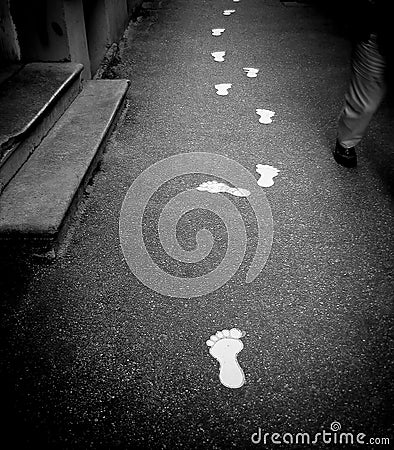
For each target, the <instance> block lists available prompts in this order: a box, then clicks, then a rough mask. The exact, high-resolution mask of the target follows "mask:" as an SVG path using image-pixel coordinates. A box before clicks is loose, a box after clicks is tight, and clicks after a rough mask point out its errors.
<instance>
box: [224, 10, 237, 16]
mask: <svg viewBox="0 0 394 450" xmlns="http://www.w3.org/2000/svg"><path fill="white" fill-rule="evenodd" d="M232 13H235V9H225V10H224V11H223V15H224V16H230V15H231V14H232Z"/></svg>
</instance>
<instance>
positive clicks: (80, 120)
mask: <svg viewBox="0 0 394 450" xmlns="http://www.w3.org/2000/svg"><path fill="white" fill-rule="evenodd" d="M128 87H129V81H128V80H91V81H87V82H85V83H84V84H83V89H82V91H81V93H80V94H79V95H78V97H77V98H76V99H75V100H74V102H73V103H72V104H71V105H70V107H69V108H68V109H67V111H66V112H65V113H64V114H63V116H62V117H61V118H60V119H59V121H58V122H57V123H56V124H55V125H54V127H53V128H52V129H51V131H50V132H49V133H48V135H47V136H46V137H45V138H44V139H43V141H42V143H41V144H40V146H39V147H38V148H37V150H36V151H35V152H34V153H33V155H32V156H31V157H30V158H29V160H28V161H27V162H26V163H25V164H24V165H23V167H22V168H21V169H20V171H19V172H18V174H17V175H16V176H15V177H14V178H13V179H12V180H11V182H10V183H9V184H8V185H7V187H6V188H5V189H4V191H3V193H2V194H1V196H0V241H1V244H2V246H7V245H12V246H15V245H16V246H17V247H21V246H22V247H25V248H27V249H33V250H35V251H38V252H48V251H49V252H51V251H52V252H53V250H55V251H56V249H57V247H58V244H59V242H60V241H61V238H62V236H63V233H64V232H65V231H66V229H67V223H68V222H69V219H70V218H71V217H72V213H73V211H75V208H76V206H77V204H78V200H79V199H80V197H81V194H82V193H83V190H84V188H85V186H86V184H87V182H88V181H89V178H90V177H91V175H92V173H93V171H94V168H95V166H96V164H97V162H98V160H99V158H100V156H101V153H102V151H103V149H104V146H105V142H106V138H107V137H108V135H109V133H110V132H111V130H112V127H113V125H114V124H115V122H116V118H117V115H118V113H119V112H120V110H121V107H122V105H123V102H124V99H125V96H126V93H127V90H128Z"/></svg>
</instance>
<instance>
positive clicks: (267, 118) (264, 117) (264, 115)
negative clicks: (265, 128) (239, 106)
mask: <svg viewBox="0 0 394 450" xmlns="http://www.w3.org/2000/svg"><path fill="white" fill-rule="evenodd" d="M256 114H258V115H259V116H260V119H259V122H260V123H265V124H268V123H272V118H271V117H274V115H275V113H274V111H270V110H269V109H260V108H257V109H256Z"/></svg>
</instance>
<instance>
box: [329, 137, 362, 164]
mask: <svg viewBox="0 0 394 450" xmlns="http://www.w3.org/2000/svg"><path fill="white" fill-rule="evenodd" d="M332 154H333V156H334V159H335V161H336V162H337V163H338V164H341V165H342V166H345V167H355V166H357V154H356V150H355V148H354V147H350V148H345V147H342V145H340V144H339V143H338V142H337V145H336V146H335V148H334V150H333V151H332Z"/></svg>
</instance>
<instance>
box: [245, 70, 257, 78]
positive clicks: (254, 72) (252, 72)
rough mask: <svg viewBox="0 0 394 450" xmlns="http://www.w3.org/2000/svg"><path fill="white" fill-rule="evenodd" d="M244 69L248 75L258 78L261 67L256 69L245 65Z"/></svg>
mask: <svg viewBox="0 0 394 450" xmlns="http://www.w3.org/2000/svg"><path fill="white" fill-rule="evenodd" d="M243 69H244V72H245V73H246V76H247V77H249V78H256V77H257V74H258V73H259V69H255V68H254V67H244V68H243Z"/></svg>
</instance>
